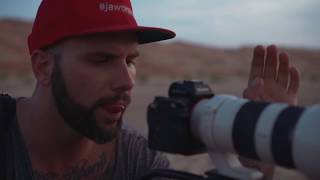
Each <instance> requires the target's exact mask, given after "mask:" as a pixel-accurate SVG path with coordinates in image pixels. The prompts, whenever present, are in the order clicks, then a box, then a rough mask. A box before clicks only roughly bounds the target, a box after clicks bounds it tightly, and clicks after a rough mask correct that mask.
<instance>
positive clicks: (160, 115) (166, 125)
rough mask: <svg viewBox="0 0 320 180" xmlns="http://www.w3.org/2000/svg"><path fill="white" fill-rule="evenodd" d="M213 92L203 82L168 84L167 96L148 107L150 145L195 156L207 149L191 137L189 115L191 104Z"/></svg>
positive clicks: (162, 149) (156, 98)
mask: <svg viewBox="0 0 320 180" xmlns="http://www.w3.org/2000/svg"><path fill="white" fill-rule="evenodd" d="M213 96H214V94H213V92H212V90H211V88H210V87H209V86H208V85H207V84H205V83H203V82H202V81H194V80H193V81H186V80H185V81H178V82H174V83H172V84H171V85H170V88H169V97H159V96H158V97H155V99H154V101H153V102H152V103H151V104H150V105H149V106H148V112H147V121H148V126H149V133H148V134H149V137H148V141H149V142H148V143H149V147H150V148H151V149H154V150H160V151H164V152H168V153H177V154H183V155H194V154H199V153H204V152H206V148H205V146H204V144H203V143H201V142H200V141H199V140H197V139H196V138H194V137H193V135H192V132H191V128H190V118H191V113H192V109H193V107H194V106H195V105H196V104H197V102H199V101H200V100H202V99H204V98H211V97H213Z"/></svg>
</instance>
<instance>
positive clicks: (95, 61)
mask: <svg viewBox="0 0 320 180" xmlns="http://www.w3.org/2000/svg"><path fill="white" fill-rule="evenodd" d="M109 61H110V59H108V58H95V59H91V62H93V63H107V62H109Z"/></svg>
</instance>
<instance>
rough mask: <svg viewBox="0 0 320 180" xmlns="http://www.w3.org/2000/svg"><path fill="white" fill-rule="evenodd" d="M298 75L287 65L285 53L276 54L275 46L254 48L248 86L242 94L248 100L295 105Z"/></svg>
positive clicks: (295, 70)
mask: <svg viewBox="0 0 320 180" xmlns="http://www.w3.org/2000/svg"><path fill="white" fill-rule="evenodd" d="M299 83H300V75H299V73H298V70H297V68H295V67H289V58H288V55H287V54H286V53H281V54H280V55H279V56H278V54H277V48H276V47H275V46H273V45H272V46H269V47H268V48H267V50H266V51H265V49H264V48H263V47H262V46H257V47H256V48H255V50H254V54H253V60H252V65H251V71H250V76H249V83H248V87H247V88H246V89H245V91H244V93H243V96H244V97H245V98H248V99H250V100H256V101H267V102H282V103H288V104H290V105H297V99H298V98H297V94H298V89H299Z"/></svg>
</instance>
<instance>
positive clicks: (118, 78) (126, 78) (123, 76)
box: [111, 62, 135, 92]
mask: <svg viewBox="0 0 320 180" xmlns="http://www.w3.org/2000/svg"><path fill="white" fill-rule="evenodd" d="M113 73H114V74H113V75H112V77H113V80H112V84H111V88H112V89H113V90H114V91H118V92H119V91H120V92H125V91H130V90H131V89H132V88H133V86H134V84H135V72H133V71H132V70H131V69H130V68H129V67H128V65H127V64H126V62H124V63H118V65H117V67H115V68H114V71H113Z"/></svg>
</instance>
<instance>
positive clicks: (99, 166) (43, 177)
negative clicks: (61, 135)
mask: <svg viewBox="0 0 320 180" xmlns="http://www.w3.org/2000/svg"><path fill="white" fill-rule="evenodd" d="M111 169H112V167H111V164H110V162H108V161H107V155H106V153H102V154H101V155H100V156H99V159H98V161H97V162H95V163H93V164H89V161H88V160H86V159H83V160H81V161H80V162H79V163H78V164H76V165H74V166H72V167H70V168H68V169H66V170H65V171H64V172H63V173H56V172H50V171H48V172H45V171H37V170H34V171H33V177H34V179H35V180H82V179H88V178H90V177H95V179H100V178H101V179H106V178H107V177H108V176H110V175H111V172H110V170H111ZM90 179H91V178H90Z"/></svg>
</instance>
